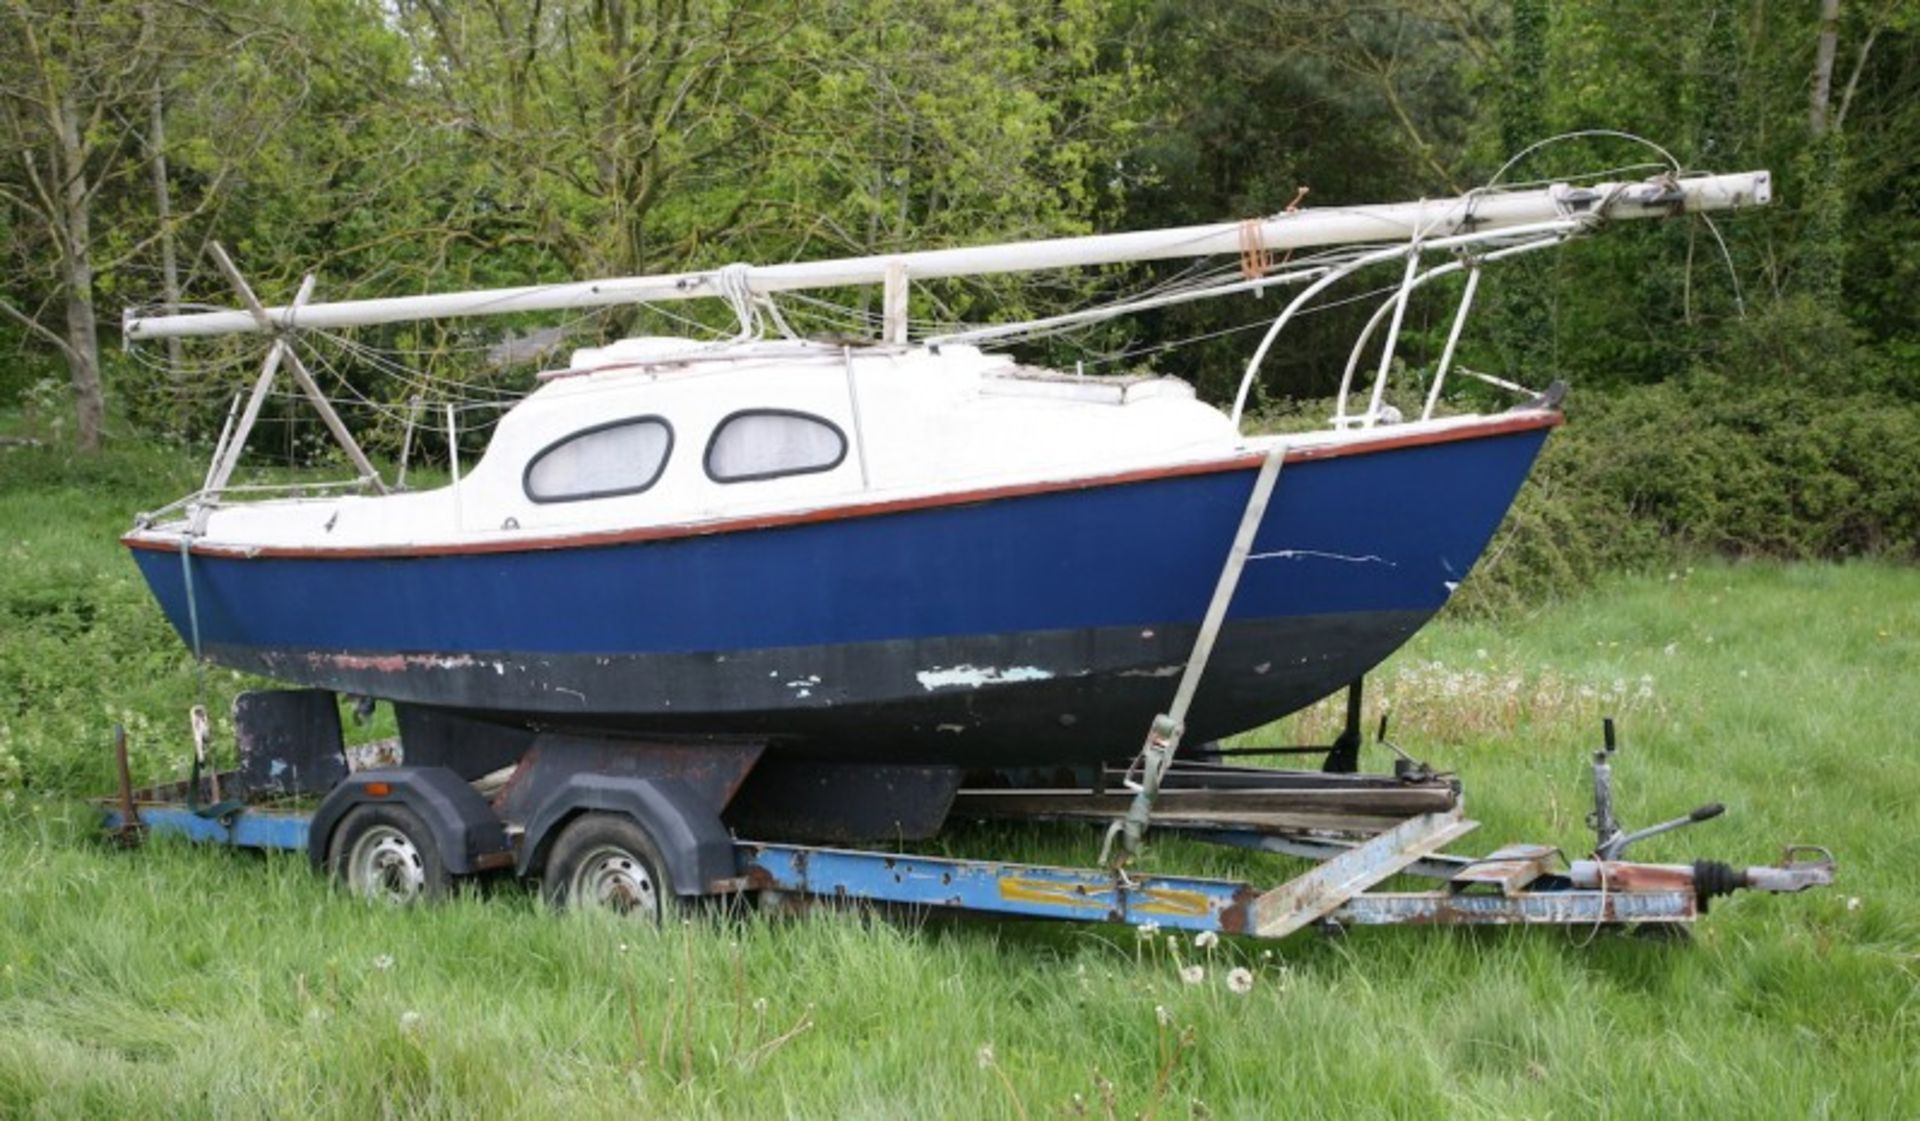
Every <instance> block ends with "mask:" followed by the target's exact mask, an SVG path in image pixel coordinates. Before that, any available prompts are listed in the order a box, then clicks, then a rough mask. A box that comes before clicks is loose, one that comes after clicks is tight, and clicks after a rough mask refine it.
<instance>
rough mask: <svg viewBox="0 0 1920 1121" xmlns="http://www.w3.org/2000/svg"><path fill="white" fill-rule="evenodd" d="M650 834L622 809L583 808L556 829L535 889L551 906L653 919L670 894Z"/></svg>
mask: <svg viewBox="0 0 1920 1121" xmlns="http://www.w3.org/2000/svg"><path fill="white" fill-rule="evenodd" d="M665 866H666V862H665V861H663V860H662V859H661V858H660V850H659V848H658V847H657V846H656V845H655V844H654V843H653V838H652V837H649V836H648V835H647V831H646V830H645V829H642V828H641V827H640V824H639V823H638V822H636V821H634V820H633V819H632V818H630V817H627V816H626V815H625V814H614V813H589V814H583V815H581V816H580V817H577V818H575V819H574V820H573V822H572V823H570V824H569V825H568V826H567V827H566V828H565V829H564V830H562V831H561V833H560V838H559V839H558V840H556V841H555V842H554V843H553V851H552V852H551V853H550V854H549V855H548V857H547V867H546V872H545V874H544V875H543V876H542V884H541V889H542V891H543V892H544V893H545V894H546V897H547V902H548V903H551V904H552V905H553V906H555V907H566V908H573V909H575V910H582V911H586V910H594V911H601V910H604V911H611V912H613V913H615V914H618V915H622V916H625V917H629V918H634V919H638V920H640V921H642V922H649V923H658V922H659V921H660V919H661V917H662V915H663V914H664V913H665V911H666V908H667V906H668V903H669V901H670V900H671V899H672V898H673V889H672V886H671V885H670V884H668V882H667V878H666V876H665V875H663V874H662V872H661V869H662V868H664V867H665Z"/></svg>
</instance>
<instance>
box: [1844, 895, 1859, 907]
mask: <svg viewBox="0 0 1920 1121" xmlns="http://www.w3.org/2000/svg"><path fill="white" fill-rule="evenodd" d="M1859 909H1860V897H1859V896H1857V895H1849V896H1847V910H1849V911H1858V910H1859Z"/></svg>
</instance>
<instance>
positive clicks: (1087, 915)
mask: <svg viewBox="0 0 1920 1121" xmlns="http://www.w3.org/2000/svg"><path fill="white" fill-rule="evenodd" d="M133 807H134V813H135V815H136V817H137V820H138V823H139V828H140V829H142V830H143V831H144V832H146V833H148V834H152V835H173V836H178V837H182V838H185V839H187V840H191V841H198V842H205V843H211V844H219V845H226V846H231V847H236V848H249V849H269V850H276V849H277V850H287V851H304V850H305V849H306V848H307V847H308V844H309V826H310V824H311V822H312V815H311V814H308V813H304V812H296V811H287V810H272V809H255V808H245V809H239V810H235V811H230V812H229V813H228V814H227V815H226V816H224V817H209V816H204V812H203V811H200V810H198V809H194V808H189V807H188V806H186V805H184V804H181V803H178V802H156V801H136V802H134V803H133ZM127 824H128V821H127V817H126V811H125V809H124V808H123V807H122V806H121V805H120V804H118V803H117V802H116V804H115V805H114V806H113V807H112V808H110V809H108V810H107V814H106V825H107V827H108V828H109V829H110V830H115V831H118V830H122V829H124V828H125V827H126V826H127ZM1473 827H1474V822H1472V821H1471V820H1469V819H1466V818H1464V817H1462V816H1461V815H1460V813H1459V812H1458V811H1453V812H1449V813H1441V814H1424V815H1421V816H1419V817H1416V818H1412V819H1409V820H1408V821H1407V822H1405V823H1403V824H1402V825H1401V826H1398V827H1395V828H1393V829H1389V830H1386V831H1384V832H1382V833H1380V834H1378V835H1377V836H1375V837H1373V838H1370V839H1367V840H1362V841H1357V842H1355V841H1345V840H1340V839H1336V838H1328V837H1321V838H1313V837H1305V836H1292V837H1276V836H1274V835H1272V834H1263V833H1257V832H1236V831H1233V830H1220V829H1209V830H1194V831H1191V833H1190V834H1189V835H1190V836H1192V837H1193V838H1194V839H1196V840H1202V841H1210V842H1214V843H1220V844H1232V845H1239V846H1242V847H1249V848H1259V849H1266V850H1268V851H1276V852H1290V853H1292V854H1294V855H1297V856H1303V857H1308V858H1311V859H1315V860H1316V863H1315V864H1313V866H1312V867H1310V868H1309V869H1307V870H1306V871H1305V872H1303V873H1301V874H1300V875H1298V876H1296V877H1295V878H1293V879H1291V880H1288V881H1286V882H1284V883H1281V884H1279V885H1278V886H1274V887H1270V888H1265V889H1262V888H1261V887H1259V886H1257V885H1255V884H1252V883H1248V882H1244V881H1236V880H1229V879H1212V878H1204V877H1190V876H1175V875H1140V876H1134V875H1129V874H1128V873H1127V872H1125V871H1113V870H1110V869H1105V868H1071V867H1055V866H1048V865H1039V864H1026V863H1019V862H1008V861H994V860H977V859H966V858H957V857H942V856H927V855H912V854H901V853H883V852H872V851H864V850H856V849H840V848H828V847H821V846H812V845H796V844H778V843H764V842H756V841H739V842H736V844H735V845H734V860H735V866H736V869H737V871H738V876H737V878H736V879H735V880H733V881H732V882H730V883H727V884H724V885H720V886H723V887H724V888H725V889H726V890H730V891H735V892H753V893H758V894H760V895H763V896H764V897H765V901H766V902H768V903H776V902H778V901H780V900H781V899H782V898H783V897H789V896H792V897H801V898H805V899H808V900H814V901H839V902H860V903H869V904H881V905H900V906H907V907H923V908H937V909H945V910H954V911H961V912H966V913H971V914H976V915H991V916H1005V917H1017V918H1034V919H1052V920H1064V921H1072V922H1091V923H1112V924H1121V925H1127V926H1134V927H1146V928H1149V929H1158V928H1166V929H1168V930H1180V931H1188V932H1196V933H1197V932H1200V931H1216V932H1218V933H1221V934H1235V935H1246V936H1251V937H1256V938H1267V939H1273V938H1283V937H1286V936H1287V935H1289V934H1292V933H1294V932H1296V931H1298V930H1300V929H1302V928H1305V927H1307V926H1310V925H1315V924H1327V925H1334V926H1341V925H1354V926H1392V925H1448V926H1453V925H1559V926H1614V925H1640V924H1684V923H1690V922H1692V921H1693V920H1694V919H1696V918H1698V917H1699V916H1700V915H1701V914H1702V913H1704V912H1705V910H1706V906H1707V902H1708V900H1709V899H1710V898H1712V896H1713V895H1717V894H1724V893H1725V892H1727V891H1731V890H1734V889H1735V888H1739V887H1750V888H1754V889H1758V890H1766V891H1799V890H1804V889H1806V888H1809V887H1816V886H1822V885H1824V884H1827V883H1830V882H1831V881H1832V874H1833V862H1832V858H1831V856H1830V855H1829V854H1827V853H1826V852H1825V851H1824V850H1817V849H1806V848H1797V849H1793V850H1789V852H1788V855H1787V858H1786V859H1785V860H1784V861H1783V862H1782V863H1781V864H1779V865H1775V866H1771V867H1764V868H1750V869H1740V870H1735V869H1728V868H1726V867H1725V866H1720V865H1705V864H1703V865H1695V866H1691V867H1689V866H1681V865H1652V864H1633V863H1628V862H1622V861H1575V862H1573V863H1572V864H1571V865H1570V866H1569V867H1568V868H1566V869H1565V870H1562V871H1554V870H1552V869H1551V867H1550V860H1549V859H1548V856H1549V855H1550V854H1551V853H1553V852H1554V850H1550V849H1545V848H1543V847H1540V846H1510V847H1509V848H1507V849H1501V850H1497V851H1496V852H1494V853H1492V854H1490V855H1489V856H1487V857H1485V858H1480V859H1474V858H1468V857H1459V856H1451V855H1447V854H1444V853H1440V852H1438V850H1439V849H1440V848H1442V847H1443V846H1445V845H1446V844H1448V843H1449V842H1451V841H1452V840H1454V839H1456V838H1458V837H1460V836H1462V835H1464V834H1465V833H1467V832H1468V831H1470V830H1471V829H1472V828H1473ZM1703 868H1705V869H1710V871H1708V872H1706V873H1705V874H1703V873H1702V869H1703ZM1399 873H1407V874H1410V875H1421V876H1428V877H1437V878H1441V879H1443V880H1444V881H1445V882H1444V883H1443V884H1442V885H1441V886H1440V887H1439V888H1437V889H1435V890H1431V891H1419V892H1377V891H1372V890H1369V889H1371V888H1373V887H1374V886H1376V885H1377V884H1379V883H1381V882H1382V881H1384V880H1386V879H1388V878H1389V877H1391V876H1393V875H1396V874H1399Z"/></svg>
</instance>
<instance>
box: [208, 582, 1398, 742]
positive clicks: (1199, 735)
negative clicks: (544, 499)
mask: <svg viewBox="0 0 1920 1121" xmlns="http://www.w3.org/2000/svg"><path fill="white" fill-rule="evenodd" d="M1428 617H1429V613H1428V612H1398V613H1384V614H1369V615H1359V616H1329V617H1314V618H1306V619H1288V620H1278V621H1271V622H1258V623H1233V624H1229V625H1228V627H1227V628H1226V629H1225V631H1224V632H1223V633H1222V635H1221V638H1220V642H1219V644H1218V645H1217V646H1216V648H1215V651H1214V656H1213V661H1212V665H1211V668H1210V670H1209V671H1208V675H1207V679H1206V681H1205V682H1204V683H1203V685H1202V687H1201V689H1200V692H1199V695H1198V696H1197V698H1196V700H1195V703H1194V708H1193V711H1192V713H1191V714H1190V717H1189V720H1188V727H1189V729H1190V730H1191V731H1190V738H1196V742H1198V740H1204V739H1216V738H1219V737H1221V736H1225V735H1230V734H1232V733H1235V732H1239V731H1244V730H1246V729H1248V728H1252V727H1257V726H1259V725H1261V724H1265V723H1267V722H1269V721H1272V720H1275V719H1278V718H1279V717H1281V716H1284V715H1286V714H1287V713H1289V712H1292V711H1295V710H1297V709H1299V708H1300V707H1302V706H1304V705H1306V704H1310V703H1312V702H1313V701H1315V700H1317V699H1319V698H1320V697H1322V696H1325V695H1326V694H1327V693H1330V692H1332V691H1333V690H1335V689H1338V688H1340V687H1341V686H1342V685H1344V684H1346V682H1347V681H1349V680H1351V679H1352V678H1353V677H1354V676H1355V675H1357V674H1359V673H1362V672H1364V671H1365V670H1367V669H1369V668H1371V667H1372V666H1373V665H1375V664H1377V663H1378V661H1379V660H1380V659H1382V658H1384V657H1386V655H1387V654H1389V653H1391V652H1392V651H1393V650H1394V649H1396V648H1397V647H1399V646H1400V645H1401V644H1402V643H1404V642H1405V641H1406V639H1407V638H1408V637H1410V636H1411V635H1412V634H1413V633H1414V632H1415V631H1417V630H1419V628H1420V627H1421V625H1422V624H1424V623H1425V622H1426V620H1427V618H1428ZM1193 637H1194V628H1193V627H1191V626H1186V625H1179V624H1168V625H1163V626H1159V627H1155V628H1152V637H1151V638H1143V637H1142V636H1141V632H1140V631H1139V630H1138V629H1135V628H1115V629H1110V630H1109V629H1098V630H1089V631H1061V632H1039V633H1032V634H1023V635H1012V636H1007V635H997V636H982V637H976V638H961V639H948V640H923V641H920V642H899V643H866V644H856V645H850V646H841V647H831V648H814V649H781V650H772V651H768V650H758V651H730V652H728V653H726V654H725V655H724V656H721V655H714V654H704V655H644V656H615V657H608V656H605V655H593V656H564V655H545V656H541V657H538V658H525V657H522V658H519V659H511V658H505V657H503V658H501V659H499V661H500V662H501V664H503V665H504V666H505V667H506V672H505V673H504V674H495V673H494V672H493V670H492V668H491V667H492V665H493V664H494V662H495V660H496V659H494V658H492V657H487V658H475V659H473V660H472V664H471V665H460V664H452V665H449V664H448V663H455V662H457V660H455V659H430V658H406V659H401V660H400V661H401V662H402V664H403V665H404V668H402V669H399V670H386V669H374V668H368V666H369V663H370V660H369V659H366V658H364V657H360V656H337V655H328V654H325V653H322V652H316V651H259V650H241V649H234V648H227V647H212V648H209V650H208V653H209V655H210V656H212V657H213V658H214V659H215V660H217V661H220V662H222V663H223V664H227V665H231V666H234V667H235V668H238V669H244V670H247V671H250V672H255V673H263V674H266V675H268V676H274V677H282V678H286V677H291V676H294V675H295V674H298V675H299V677H300V679H301V680H303V681H306V682H307V683H309V684H314V685H318V686H321V687H324V688H330V689H336V690H339V691H341V692H347V693H356V694H362V695H370V696H378V697H385V698H389V699H393V700H398V701H403V702H413V703H418V704H433V705H439V706H444V707H451V708H457V709H461V710H465V711H468V712H471V713H474V714H475V715H480V716H483V717H486V718H489V719H494V720H498V721H502V722H506V723H527V724H537V725H540V726H544V727H561V728H568V729H573V730H579V731H621V732H631V733H644V732H655V733H691V732H698V733H709V734H716V735H751V736H756V737H758V736H773V737H776V738H777V739H778V741H779V742H777V743H776V744H775V746H774V747H773V748H772V750H773V751H774V752H776V753H793V754H801V755H810V756H815V757H820V758H833V759H854V758H873V759H886V760H889V761H899V762H913V763H959V764H963V765H981V766H984V765H1001V764H1014V763H1056V762H1061V763H1065V762H1089V761H1094V760H1100V759H1118V758H1122V757H1125V756H1127V755H1130V754H1131V753H1132V752H1134V751H1136V750H1138V748H1139V743H1138V741H1139V739H1140V736H1141V735H1142V734H1143V731H1144V729H1145V728H1146V727H1147V725H1148V723H1149V722H1151V720H1152V718H1153V716H1154V714H1155V713H1157V712H1159V711H1161V710H1163V709H1164V708H1165V707H1166V705H1167V703H1168V702H1169V701H1170V700H1171V699H1172V694H1173V689H1174V687H1175V685H1176V684H1177V681H1176V678H1177V674H1165V673H1164V669H1165V667H1166V666H1168V665H1176V664H1178V661H1179V660H1180V659H1184V657H1185V655H1186V652H1187V650H1189V649H1190V648H1191V646H1192V642H1193ZM1013 650H1018V651H1019V652H1020V654H1021V657H1022V658H1023V659H1026V660H1028V661H1029V663H1030V664H1035V665H1042V666H1047V667H1051V668H1050V669H1049V670H1048V671H1047V672H1046V674H1045V676H1028V677H1025V678H1003V679H1000V680H990V681H982V682H981V683H979V684H977V685H972V686H968V687H956V688H946V689H938V690H931V691H930V690H928V689H926V688H925V687H924V686H923V684H922V682H921V681H920V680H919V674H918V672H917V671H916V668H915V667H917V666H919V665H923V664H925V662H926V661H927V660H928V659H931V660H933V661H934V662H935V664H939V665H953V664H961V665H967V664H972V665H982V664H991V663H992V662H993V661H994V660H995V659H996V657H1004V655H1006V654H1008V653H1009V652H1010V651H1013ZM374 664H382V665H384V664H387V662H386V660H384V659H381V660H377V661H375V663H374ZM775 666H777V667H778V670H779V672H777V673H774V674H773V675H771V676H770V675H769V673H768V669H769V668H770V667H775ZM796 675H797V676H796ZM815 676H817V677H819V678H820V684H819V685H817V686H814V687H813V688H811V689H809V690H804V691H796V690H794V689H791V688H789V687H788V683H789V682H790V681H792V680H796V679H799V678H800V677H809V678H810V677H815ZM802 692H805V693H807V694H809V695H806V696H802V695H801V693H802ZM581 698H584V700H585V702H586V703H585V705H584V707H583V704H582V700H581Z"/></svg>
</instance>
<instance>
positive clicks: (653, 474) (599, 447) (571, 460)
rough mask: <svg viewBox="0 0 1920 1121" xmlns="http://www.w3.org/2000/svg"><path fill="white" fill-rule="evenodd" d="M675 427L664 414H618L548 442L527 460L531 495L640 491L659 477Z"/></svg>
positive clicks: (548, 497)
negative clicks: (626, 416)
mask: <svg viewBox="0 0 1920 1121" xmlns="http://www.w3.org/2000/svg"><path fill="white" fill-rule="evenodd" d="M672 450H673V428H672V427H671V426H670V425H668V424H667V422H666V421H664V420H662V419H660V418H659V417H652V416H649V417H635V418H634V419H632V420H616V421H614V422H613V423H611V424H602V425H599V426H597V427H594V428H588V429H586V430H584V431H580V432H575V433H574V434H573V435H571V436H567V437H564V438H563V439H560V440H557V441H555V442H554V443H552V444H549V445H548V446H547V447H546V449H545V450H544V451H542V452H541V453H540V454H539V455H536V456H534V457H533V462H532V463H529V464H527V474H526V480H525V485H526V491H527V497H528V498H531V499H533V500H534V501H535V502H575V501H578V500H580V499H583V498H611V497H613V496H614V495H618V494H638V493H640V492H641V491H643V490H646V489H647V488H648V487H650V486H652V485H653V484H654V483H656V482H658V481H659V479H660V473H661V472H662V471H664V470H666V466H667V455H668V453H670V452H671V451H672Z"/></svg>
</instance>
